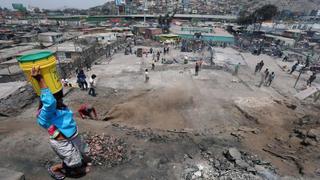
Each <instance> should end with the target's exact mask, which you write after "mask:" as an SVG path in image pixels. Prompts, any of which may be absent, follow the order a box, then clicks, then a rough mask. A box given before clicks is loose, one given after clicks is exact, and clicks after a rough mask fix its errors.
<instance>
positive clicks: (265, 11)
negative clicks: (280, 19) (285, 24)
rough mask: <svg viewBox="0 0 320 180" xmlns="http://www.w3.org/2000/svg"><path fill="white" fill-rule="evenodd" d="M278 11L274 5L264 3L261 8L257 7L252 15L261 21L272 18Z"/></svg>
mask: <svg viewBox="0 0 320 180" xmlns="http://www.w3.org/2000/svg"><path fill="white" fill-rule="evenodd" d="M277 13H278V8H277V7H276V6H275V5H272V4H268V5H264V6H262V7H261V8H259V9H257V10H256V11H255V12H254V13H253V15H254V16H256V17H257V18H258V19H257V20H258V22H259V23H260V22H263V21H267V20H272V18H273V17H274V16H276V15H277Z"/></svg>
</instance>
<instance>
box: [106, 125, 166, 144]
mask: <svg viewBox="0 0 320 180" xmlns="http://www.w3.org/2000/svg"><path fill="white" fill-rule="evenodd" d="M112 126H113V127H114V128H117V129H120V130H122V131H126V135H128V136H129V135H130V136H132V135H133V136H134V137H136V138H138V139H148V140H149V141H151V142H157V143H165V142H168V141H169V137H168V136H167V135H161V134H158V133H156V132H154V131H153V130H152V129H150V128H148V129H141V130H140V129H137V128H134V127H127V126H120V125H119V124H116V123H114V124H112Z"/></svg>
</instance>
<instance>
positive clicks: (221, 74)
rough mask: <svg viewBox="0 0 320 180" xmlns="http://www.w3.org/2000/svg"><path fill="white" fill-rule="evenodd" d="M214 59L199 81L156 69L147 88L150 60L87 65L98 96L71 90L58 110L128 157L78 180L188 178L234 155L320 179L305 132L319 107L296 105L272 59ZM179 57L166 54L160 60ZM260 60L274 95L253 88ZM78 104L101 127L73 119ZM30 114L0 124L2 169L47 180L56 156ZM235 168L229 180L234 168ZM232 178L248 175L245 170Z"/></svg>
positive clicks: (312, 140) (176, 68)
mask: <svg viewBox="0 0 320 180" xmlns="http://www.w3.org/2000/svg"><path fill="white" fill-rule="evenodd" d="M216 51H217V56H216V62H217V64H216V65H215V66H214V67H210V66H209V65H207V64H206V63H205V64H204V65H203V67H202V69H201V71H200V72H199V75H198V76H195V75H194V62H189V64H182V63H181V64H179V63H176V64H170V65H168V64H161V63H159V62H157V63H156V68H155V71H150V73H149V75H150V81H149V82H147V83H145V82H144V74H143V71H144V69H145V68H149V69H150V68H151V59H152V56H149V57H148V58H146V57H143V58H137V57H135V56H134V55H128V56H125V55H123V54H116V55H115V56H114V57H113V58H112V61H111V62H107V61H106V60H104V59H102V60H101V61H100V62H98V63H97V65H94V66H93V67H92V70H91V71H89V72H87V73H86V74H87V75H88V76H90V75H91V74H96V75H97V77H98V80H97V82H98V85H97V93H98V95H97V97H91V96H88V94H87V92H86V91H81V90H80V89H79V88H73V89H72V90H71V91H70V92H69V93H68V94H67V96H66V97H65V103H66V104H67V105H68V106H69V107H70V108H71V109H72V110H73V111H74V113H75V119H76V120H77V123H78V125H79V129H80V131H81V132H91V133H96V134H102V133H105V134H108V135H112V136H115V137H119V138H122V139H124V141H125V143H126V144H127V148H128V152H129V153H128V159H127V161H125V162H124V163H122V164H120V165H117V166H115V167H103V166H94V167H92V171H91V172H90V173H89V174H87V175H86V176H85V177H83V178H82V179H188V178H189V176H186V172H187V169H190V167H189V166H191V165H190V164H194V165H198V166H199V163H200V164H207V166H208V169H210V168H211V166H212V167H215V168H216V169H219V168H220V167H216V166H222V165H221V162H225V160H224V161H219V162H220V163H218V164H219V165H216V164H217V163H216V159H221V158H222V157H224V154H225V153H224V152H225V151H226V150H228V148H231V147H235V148H237V149H239V150H240V151H241V154H242V156H243V157H242V159H245V158H244V154H246V153H249V154H252V155H257V156H258V157H259V158H260V159H261V160H263V161H266V162H269V163H270V164H271V165H272V167H274V174H275V175H276V176H277V177H285V176H287V177H288V176H290V177H289V179H294V178H302V179H312V178H314V179H317V178H319V173H320V169H319V168H320V160H319V156H318V154H319V151H320V150H319V146H320V143H319V141H318V139H317V137H314V136H312V137H311V136H310V137H309V136H308V132H309V131H310V129H317V128H318V129H319V127H320V125H319V124H320V120H319V119H320V118H319V117H320V111H319V109H320V105H319V103H313V102H312V101H310V100H309V99H308V100H305V101H299V100H297V99H294V97H293V95H294V94H295V93H297V90H296V89H294V88H292V85H291V84H293V83H294V81H295V79H294V77H293V76H290V75H288V74H287V73H286V72H283V71H282V70H281V68H279V66H278V64H277V61H278V60H277V59H273V58H271V57H268V56H265V55H261V56H253V55H251V54H248V53H239V52H237V51H235V50H233V49H231V48H226V49H222V48H217V49H216ZM224 51H227V52H228V53H226V54H227V55H224V54H223V52H224ZM228 54H229V55H228ZM180 55H181V54H179V52H178V50H175V49H172V50H171V52H170V54H169V55H167V56H166V58H167V59H170V58H173V57H175V56H177V58H178V56H180ZM191 55H192V54H191ZM225 56H227V57H225ZM232 59H236V60H235V61H234V62H233V61H232ZM261 59H263V60H264V61H265V67H269V69H272V71H274V72H275V73H276V79H275V81H274V83H273V84H272V85H271V87H265V86H262V87H261V88H259V87H257V84H258V82H259V80H260V77H259V76H258V75H254V74H253V69H254V66H255V64H256V63H257V62H258V61H260V60H261ZM238 62H240V63H241V64H242V65H241V67H240V71H239V75H238V76H233V75H232V71H231V70H232V69H233V68H234V64H237V63H238ZM71 81H72V82H75V79H74V78H71ZM299 86H303V85H302V83H301V84H299ZM82 103H90V104H92V105H93V106H94V107H95V108H96V109H97V112H98V117H99V120H98V121H95V120H88V119H85V120H82V119H80V118H79V115H78V114H77V113H76V112H77V109H78V108H79V107H80V105H81V104H82ZM36 106H37V104H36V103H34V104H32V105H31V106H29V107H28V108H25V110H24V112H23V113H21V114H19V115H17V116H16V117H6V118H2V119H0V124H1V125H0V146H1V149H0V153H1V157H0V167H4V168H10V169H14V170H17V171H21V172H24V173H25V175H26V179H39V180H40V179H41V180H43V179H50V177H49V176H48V175H47V171H46V169H45V167H46V165H47V164H48V163H52V162H53V161H54V160H57V157H56V156H55V154H54V153H53V152H52V150H51V149H50V147H49V144H48V136H47V134H46V132H45V131H44V130H43V129H41V128H40V127H39V126H38V125H37V124H36V119H35V110H36ZM306 141H308V142H306ZM245 157H246V156H245ZM211 159H213V160H212V161H211ZM208 164H209V165H208ZM210 164H211V165H210ZM212 164H215V165H212ZM203 166H205V167H207V166H206V165H203ZM209 166H210V168H209ZM234 166H235V167H234V168H229V170H228V171H226V172H229V171H232V169H236V168H237V167H238V166H239V167H241V165H239V164H237V163H235V165H234ZM188 167H189V168H188ZM232 167H233V165H232ZM200 169H201V168H200ZM205 169H206V168H205ZM256 169H257V168H256ZM201 172H204V170H203V171H201ZM208 172H209V170H208ZM210 172H213V171H211V170H210ZM239 172H245V173H247V172H248V173H249V169H248V168H247V170H246V171H240V170H239ZM250 172H251V171H250ZM204 174H205V173H203V174H202V175H201V177H200V176H199V177H196V178H195V179H197V178H198V179H215V178H213V177H220V178H216V179H223V178H222V177H223V175H222V174H220V175H219V176H215V175H212V176H208V177H205V175H204ZM209 174H210V173H209ZM249 174H250V173H249ZM249 174H246V175H248V176H249ZM194 175H196V174H194ZM252 175H257V176H254V178H251V179H255V178H256V179H259V178H262V179H271V178H270V177H271V176H261V175H260V176H258V175H259V172H257V171H255V172H254V173H252ZM206 176H207V175H206ZM230 176H231V175H230ZM210 177H211V178H210ZM239 177H240V176H239ZM239 177H238V176H234V177H233V178H231V179H241V178H239ZM266 177H267V178H266ZM268 177H269V178H268ZM190 179H194V178H190ZM242 179H248V178H242Z"/></svg>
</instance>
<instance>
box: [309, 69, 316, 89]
mask: <svg viewBox="0 0 320 180" xmlns="http://www.w3.org/2000/svg"><path fill="white" fill-rule="evenodd" d="M316 78H317V76H316V73H315V72H313V73H312V75H311V76H310V77H309V79H308V80H307V86H311V83H312V82H313V81H314V80H315V79H316Z"/></svg>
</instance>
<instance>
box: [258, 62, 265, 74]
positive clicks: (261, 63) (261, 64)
mask: <svg viewBox="0 0 320 180" xmlns="http://www.w3.org/2000/svg"><path fill="white" fill-rule="evenodd" d="M259 64H260V65H259V69H258V72H261V70H262V68H263V66H264V62H263V60H261V61H260V63H259Z"/></svg>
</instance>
